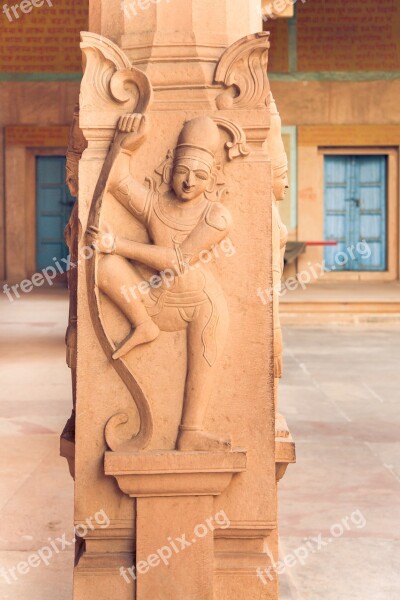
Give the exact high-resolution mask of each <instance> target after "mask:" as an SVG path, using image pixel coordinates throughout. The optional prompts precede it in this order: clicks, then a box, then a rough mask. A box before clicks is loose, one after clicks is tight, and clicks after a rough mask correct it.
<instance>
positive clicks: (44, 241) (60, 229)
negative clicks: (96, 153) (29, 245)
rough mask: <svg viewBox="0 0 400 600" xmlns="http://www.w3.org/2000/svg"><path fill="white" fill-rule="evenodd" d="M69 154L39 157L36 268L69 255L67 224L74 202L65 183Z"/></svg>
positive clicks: (44, 266)
mask: <svg viewBox="0 0 400 600" xmlns="http://www.w3.org/2000/svg"><path fill="white" fill-rule="evenodd" d="M65 165H66V158H65V156H37V157H36V268H37V270H38V271H41V270H42V269H45V268H46V267H48V266H53V265H54V263H55V260H58V261H59V260H60V259H62V258H67V256H68V247H67V245H66V243H65V240H64V228H65V226H66V224H67V222H68V219H69V217H70V214H71V210H72V207H73V205H74V202H75V200H74V198H73V197H72V196H71V194H70V193H69V190H68V187H67V185H66V183H65Z"/></svg>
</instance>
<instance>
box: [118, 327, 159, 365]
mask: <svg viewBox="0 0 400 600" xmlns="http://www.w3.org/2000/svg"><path fill="white" fill-rule="evenodd" d="M159 333H160V329H159V328H158V327H157V325H156V324H155V323H154V321H152V320H151V319H149V320H148V321H145V322H144V323H142V324H141V325H138V326H137V327H136V328H135V329H133V330H132V331H131V333H130V334H129V335H128V337H127V338H125V340H124V341H123V342H122V343H121V345H120V347H119V348H118V350H116V351H115V352H114V354H113V358H114V360H116V359H117V358H121V357H122V356H125V354H128V352H130V351H131V350H132V349H133V348H136V346H140V344H147V343H149V342H152V341H154V340H155V339H156V338H157V337H158V335H159Z"/></svg>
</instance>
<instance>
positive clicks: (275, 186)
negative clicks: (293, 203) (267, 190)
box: [272, 171, 289, 202]
mask: <svg viewBox="0 0 400 600" xmlns="http://www.w3.org/2000/svg"><path fill="white" fill-rule="evenodd" d="M288 189H289V179H288V172H287V171H284V172H283V173H282V174H281V175H274V176H273V183H272V192H273V194H274V196H275V200H277V202H280V201H282V200H284V199H285V194H286V190H288Z"/></svg>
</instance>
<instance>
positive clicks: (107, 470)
mask: <svg viewBox="0 0 400 600" xmlns="http://www.w3.org/2000/svg"><path fill="white" fill-rule="evenodd" d="M139 4H141V5H142V6H144V7H146V8H143V9H140V8H139ZM134 6H135V7H136V9H137V14H136V15H135V14H133V13H132V3H130V2H129V1H126V2H125V7H124V10H122V9H121V6H120V3H119V1H118V2H117V1H115V2H112V1H111V0H102V1H101V0H97V1H95V0H93V2H91V13H90V14H91V28H92V32H91V33H83V34H82V44H81V46H82V52H83V56H84V77H83V81H82V87H81V96H80V127H81V129H82V131H83V133H84V135H85V138H86V140H87V142H88V147H87V149H86V150H85V152H84V153H83V157H82V159H81V161H80V169H79V186H80V189H79V222H80V239H79V248H80V253H81V254H80V261H79V276H78V352H77V406H76V415H77V417H76V418H77V428H76V431H77V433H76V457H75V521H76V524H77V525H79V524H81V523H85V522H86V521H87V519H88V518H91V517H93V516H94V515H96V514H97V513H98V512H99V511H104V512H105V513H106V514H107V516H108V519H109V525H108V526H107V527H104V526H103V525H99V524H97V523H96V521H93V519H92V522H93V528H92V529H90V528H89V530H88V532H87V534H86V536H85V540H84V543H82V544H80V545H79V553H78V555H77V564H76V567H75V574H74V600H83V599H84V598H85V600H86V599H89V600H91V599H92V598H93V600H94V599H95V598H96V600H112V599H114V598H115V599H117V598H118V600H128V599H129V600H132V598H137V599H138V600H170V599H172V598H173V599H174V600H189V599H190V600H200V599H202V600H204V599H206V598H207V599H210V600H211V599H215V600H228V599H232V598H235V599H237V600H247V599H248V598H260V599H265V600H267V599H268V600H269V599H271V600H272V599H274V600H275V599H277V598H278V582H277V577H276V574H275V572H274V570H273V569H272V570H271V578H270V579H268V582H267V584H265V578H264V581H263V580H262V579H261V578H260V577H259V576H258V575H257V569H261V570H262V569H268V567H270V566H271V564H272V562H273V560H277V483H276V475H275V462H276V456H275V412H274V368H273V365H274V356H273V354H274V349H273V311H272V303H271V304H269V305H267V306H266V305H264V304H263V303H262V302H261V301H260V298H259V297H258V296H257V289H259V288H261V289H265V288H266V287H271V286H272V233H271V228H272V217H271V215H272V197H271V162H270V158H269V155H268V152H267V150H266V148H267V145H266V143H265V142H266V139H267V137H268V132H269V126H270V112H269V98H270V88H269V82H268V78H267V64H268V49H269V39H268V34H266V33H262V32H261V33H257V30H258V29H259V28H260V29H261V23H260V20H261V19H260V16H259V12H258V11H257V10H256V7H257V2H256V0H229V2H228V0H218V1H217V2H215V1H213V2H211V1H209V0H170V1H169V2H168V0H159V2H158V3H156V2H150V1H149V2H145V0H144V1H143V2H141V3H139V0H138V2H137V3H136V4H135V5H134ZM129 11H130V12H129ZM135 115H136V116H135ZM142 115H145V118H144V117H143V116H142ZM199 117H201V119H200V120H199ZM145 120H146V122H147V128H146V127H145V125H144V124H145ZM185 123H186V124H187V123H189V125H187V126H185V127H186V128H185V127H184V125H185ZM178 167H179V168H178ZM171 175H174V180H173V184H172V183H171ZM175 177H176V179H175ZM185 178H186V179H185ZM183 180H185V181H183ZM205 180H207V184H205V183H204V181H205ZM180 186H181V187H180ZM193 189H194V191H193V195H192V196H191V193H192V192H191V190H193ZM197 189H199V190H200V191H199V192H198V196H195V194H196V193H197V192H196V190H197ZM192 197H193V198H194V201H193V202H192V204H190V201H191V198H192ZM185 199H186V200H185ZM188 206H191V207H192V208H190V210H191V211H192V212H191V213H190V215H192V216H190V218H189V217H187V216H185V214H189V213H187V212H186V213H185V211H187V210H188V209H187V207H188ZM196 207H197V208H196ZM201 207H204V210H203V209H202V210H200V208H201ZM88 227H89V230H90V232H91V235H90V236H88V235H87V234H86V233H85V232H86V231H87V230H88ZM106 230H107V231H110V232H111V233H110V236H111V239H112V246H111V247H110V249H109V250H108V249H107V248H106V247H105V246H103V245H100V246H99V245H98V249H99V252H98V253H91V250H90V247H89V244H90V243H91V242H93V239H95V241H96V243H97V244H98V243H99V240H100V244H102V242H101V239H100V237H101V235H102V234H103V233H104V232H105V231H106ZM96 232H98V233H96ZM96 236H97V237H96ZM99 236H100V237H99ZM124 252H125V254H124ZM174 253H175V254H174ZM174 256H175V257H176V261H177V265H178V267H177V269H178V271H179V269H180V271H179V273H178V271H177V272H176V273H178V274H176V273H175V275H173V285H172V284H169V283H167V282H166V281H164V280H163V283H162V284H161V285H158V284H157V285H156V284H154V288H153V287H152V288H151V290H150V291H149V290H148V294H147V292H146V294H145V296H146V297H145V307H146V308H145V309H143V305H142V304H140V306H139V304H136V297H133V296H132V294H133V292H132V289H133V286H132V282H134V281H137V280H136V279H135V277H137V273H138V272H140V273H141V277H143V278H145V272H146V273H147V275H146V277H147V278H148V279H150V277H151V274H152V273H153V277H154V276H155V275H154V269H155V271H156V272H157V273H161V274H162V273H164V272H165V273H166V269H165V270H163V265H164V266H166V265H169V264H170V262H171V260H172V258H171V257H174ZM166 257H167V258H166ZM167 259H168V260H167ZM163 261H164V262H163ZM168 261H169V262H168ZM211 262H212V263H213V264H212V265H209V264H208V263H211ZM108 265H109V266H108ZM144 267H145V268H144ZM150 267H151V268H152V269H153V270H152V271H151V272H150V271H149V269H150ZM146 269H147V271H146ZM171 285H172V288H171ZM135 289H136V288H135ZM127 294H128V296H129V294H131V296H129V297H128V299H127V298H126V295H127ZM146 311H147V313H146ZM137 315H139V316H137ZM143 315H145V317H144V316H143ZM228 316H229V322H230V324H229V327H228ZM143 325H144V328H142V329H139V328H140V327H142V326H143ZM139 330H140V331H141V332H143V331H144V332H145V333H143V334H142V335H143V336H144V337H146V335H147V336H148V337H147V338H146V339H145V342H146V343H142V344H141V345H138V346H136V347H134V348H133V349H129V348H128V350H127V351H126V353H123V354H122V355H121V356H119V355H118V353H119V351H120V350H121V348H122V347H123V346H124V344H125V343H128V345H129V343H130V342H129V340H132V339H133V335H137V332H138V331H139ZM159 330H160V331H159ZM124 340H125V341H124ZM125 348H126V346H125ZM205 401H206V402H205ZM182 414H183V416H182ZM279 462H281V463H284V462H285V459H284V458H282V456H280V458H279ZM216 515H220V516H221V515H225V517H226V521H225V522H224V525H223V526H222V525H221V523H220V524H219V525H218V523H217V524H216V525H215V523H214V526H213V527H211V526H210V525H207V520H209V519H212V518H215V516H216ZM204 526H207V527H208V530H207V535H204V536H203V537H201V536H199V537H198V538H197V537H196V535H195V536H194V537H193V535H192V537H190V538H189V539H190V540H191V542H192V543H191V547H190V548H189V547H187V548H185V549H182V551H181V552H176V555H175V556H173V560H171V562H170V564H169V565H168V566H167V565H165V564H155V563H156V559H154V558H153V559H151V558H150V556H152V555H153V557H154V555H156V556H157V555H158V556H160V555H159V553H158V551H159V550H160V548H162V547H163V546H167V545H168V544H169V545H170V547H172V546H171V541H170V540H172V541H174V540H176V538H181V537H182V534H185V535H188V536H190V535H191V534H193V532H195V531H196V528H197V527H199V528H201V527H203V528H204ZM194 539H195V542H194V543H193V540H194ZM151 560H153V563H154V565H152V564H150V562H151ZM139 565H141V567H140V568H139ZM145 565H147V567H146V566H145ZM129 569H131V570H132V571H133V572H134V573H135V578H131V580H129V577H128V581H127V578H126V577H125V576H124V573H125V574H126V573H127V572H128V573H129ZM140 570H142V571H143V572H140Z"/></svg>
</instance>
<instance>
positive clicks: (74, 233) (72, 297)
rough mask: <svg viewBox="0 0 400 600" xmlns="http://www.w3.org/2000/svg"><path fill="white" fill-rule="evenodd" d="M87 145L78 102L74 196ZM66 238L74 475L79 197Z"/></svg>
mask: <svg viewBox="0 0 400 600" xmlns="http://www.w3.org/2000/svg"><path fill="white" fill-rule="evenodd" d="M86 146H87V144H86V140H85V138H84V136H83V133H82V131H81V129H80V128H79V104H77V105H76V106H75V110H74V114H73V119H72V123H71V128H70V134H69V141H68V150H67V163H66V184H67V185H68V188H69V191H70V194H71V196H73V197H75V198H76V199H77V197H78V190H79V161H80V159H81V156H82V154H83V151H84V150H85V148H86ZM64 235H65V241H66V243H67V246H68V250H69V257H70V269H69V271H68V290H69V315H68V328H67V331H66V335H65V344H66V351H67V352H66V360H67V365H68V367H69V368H70V369H71V380H72V401H73V407H72V413H71V416H70V418H69V419H68V421H67V422H66V424H65V427H64V429H63V432H62V434H61V454H62V456H65V458H67V460H68V462H69V468H70V471H71V474H72V475H73V472H74V468H73V463H74V452H73V447H71V445H72V446H73V445H74V444H75V408H76V353H77V321H78V314H77V312H78V311H77V309H78V307H77V288H78V279H77V269H76V264H77V262H78V236H79V220H78V200H76V201H75V204H74V206H73V209H72V211H71V215H70V218H69V221H68V223H67V226H66V228H65V231H64Z"/></svg>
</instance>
